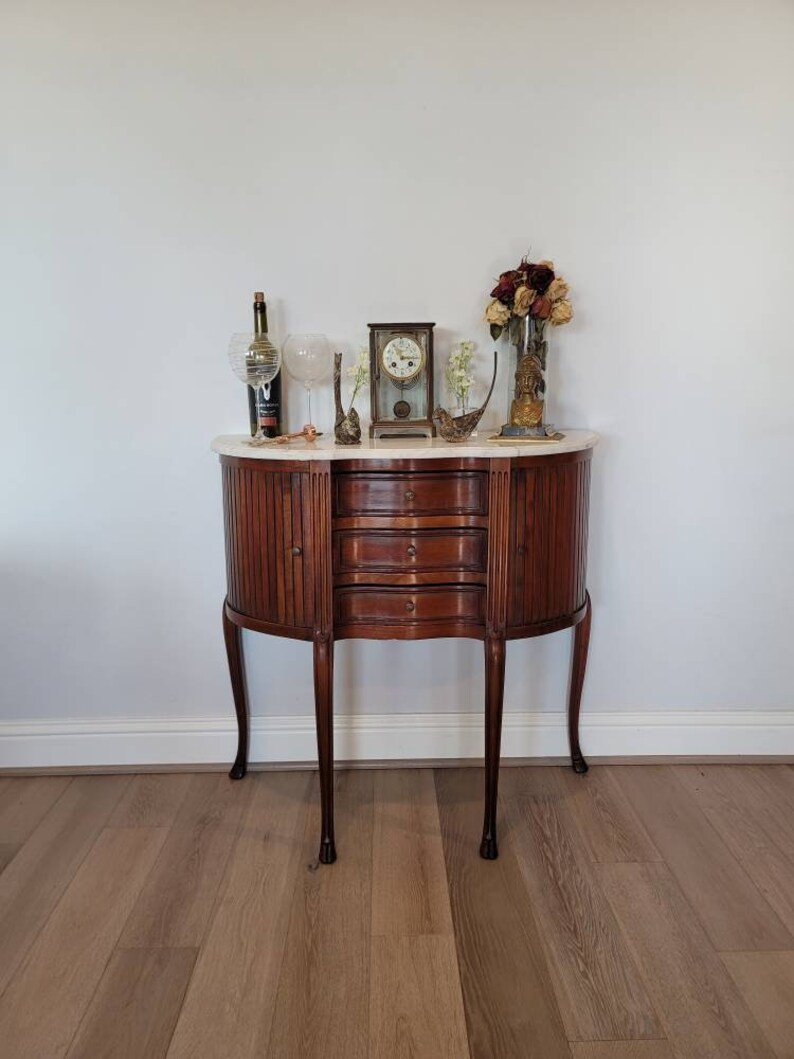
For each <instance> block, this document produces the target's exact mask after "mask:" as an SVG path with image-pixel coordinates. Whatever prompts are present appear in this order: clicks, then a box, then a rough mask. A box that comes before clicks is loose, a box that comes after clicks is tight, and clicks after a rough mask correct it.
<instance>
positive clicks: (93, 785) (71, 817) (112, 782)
mask: <svg viewBox="0 0 794 1059" xmlns="http://www.w3.org/2000/svg"><path fill="white" fill-rule="evenodd" d="M12 782H16V781H15V780H14V781H12ZM129 782H130V777H129V776H90V777H77V778H75V779H73V780H72V781H71V782H70V784H69V786H68V787H67V788H66V790H65V791H64V792H63V794H62V795H61V796H60V798H58V800H57V801H56V802H55V804H54V805H53V806H52V808H51V809H50V811H49V812H48V813H47V814H46V815H45V816H44V818H43V819H42V820H41V822H40V823H39V825H38V827H36V828H35V830H34V831H33V833H32V834H31V836H30V838H29V839H28V840H27V842H25V844H24V845H23V846H22V848H21V849H20V850H19V852H18V853H17V854H16V856H15V857H14V859H13V860H12V861H11V863H10V864H9V865H8V866H7V867H6V869H5V871H4V872H3V874H2V875H0V994H2V993H3V991H4V990H5V988H6V987H7V985H8V983H9V981H10V980H11V977H12V976H13V974H14V972H15V971H16V969H17V967H18V966H19V964H20V961H21V960H22V958H23V957H24V955H25V953H26V952H27V951H28V949H29V948H30V946H31V944H32V943H33V941H34V939H35V937H36V935H37V934H38V932H39V931H40V930H41V928H42V927H43V925H44V923H45V922H46V920H47V917H48V916H49V914H50V912H51V911H52V909H53V908H54V907H55V905H56V903H57V901H58V899H59V898H60V897H61V895H62V894H63V892H64V890H65V889H66V887H67V886H68V885H69V883H70V882H71V880H72V878H73V876H74V874H75V872H76V871H77V869H78V868H79V866H80V864H81V862H82V860H83V858H84V857H85V856H86V854H87V853H88V851H89V850H90V848H91V846H92V845H93V844H94V842H95V841H96V838H97V835H98V834H99V832H100V831H101V829H102V827H103V826H104V824H105V823H106V821H107V819H108V817H109V816H110V814H111V813H112V812H113V809H114V808H115V806H116V803H117V802H118V800H119V798H120V797H121V795H122V793H123V791H124V789H125V788H126V787H127V785H128V784H129Z"/></svg>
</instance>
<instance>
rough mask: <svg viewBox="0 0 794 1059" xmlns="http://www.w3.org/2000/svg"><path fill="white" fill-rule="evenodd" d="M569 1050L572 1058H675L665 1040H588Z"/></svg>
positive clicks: (573, 1045) (574, 1045) (572, 1046)
mask: <svg viewBox="0 0 794 1059" xmlns="http://www.w3.org/2000/svg"><path fill="white" fill-rule="evenodd" d="M571 1051H572V1053H573V1059H675V1056H674V1055H673V1052H672V1051H671V1049H670V1045H669V1044H668V1043H667V1041H598V1042H596V1041H589V1042H588V1043H586V1044H579V1043H576V1044H572V1045H571Z"/></svg>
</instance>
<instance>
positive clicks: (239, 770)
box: [229, 761, 248, 780]
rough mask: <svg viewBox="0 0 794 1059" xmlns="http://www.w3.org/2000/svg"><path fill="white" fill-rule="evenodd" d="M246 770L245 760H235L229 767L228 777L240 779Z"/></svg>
mask: <svg viewBox="0 0 794 1059" xmlns="http://www.w3.org/2000/svg"><path fill="white" fill-rule="evenodd" d="M247 771H248V767H247V766H246V763H245V761H235V763H234V764H233V765H232V767H231V768H230V769H229V779H231V780H241V779H242V778H243V776H244V775H245V774H246V772H247Z"/></svg>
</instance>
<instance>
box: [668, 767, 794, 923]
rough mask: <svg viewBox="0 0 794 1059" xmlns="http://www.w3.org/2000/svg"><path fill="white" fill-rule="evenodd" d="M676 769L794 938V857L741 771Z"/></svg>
mask: <svg viewBox="0 0 794 1059" xmlns="http://www.w3.org/2000/svg"><path fill="white" fill-rule="evenodd" d="M673 771H674V772H675V774H676V776H677V777H678V778H679V779H680V780H681V783H682V785H683V786H684V787H686V788H687V790H689V791H690V793H691V794H692V797H693V798H694V799H695V800H696V801H697V802H698V804H699V805H700V808H701V812H702V813H703V814H704V816H705V817H706V819H707V820H708V821H709V823H710V824H711V826H712V827H713V828H714V830H715V831H716V832H717V834H718V835H719V836H720V838H721V839H722V840H723V842H724V843H725V845H726V846H727V847H728V849H729V850H730V851H731V853H732V854H733V855H734V857H735V858H736V860H737V861H738V862H739V863H740V864H741V865H742V867H743V868H744V870H745V871H746V872H747V874H748V875H749V876H750V878H751V879H752V880H753V882H754V883H755V885H756V886H757V887H758V889H759V890H760V892H761V893H762V894H763V895H764V897H765V898H766V900H767V901H768V902H769V904H770V905H771V906H772V908H774V910H775V911H776V912H777V914H778V916H779V917H780V920H781V922H782V923H783V924H784V925H785V927H786V929H787V930H788V932H789V934H790V935H792V936H794V858H792V857H789V856H787V855H786V853H784V852H783V850H782V849H781V848H780V846H778V845H777V843H776V842H775V841H774V839H773V838H772V836H771V834H770V831H769V830H768V829H767V827H766V819H765V814H764V812H763V810H762V808H761V806H760V805H759V806H756V805H755V804H754V802H753V801H752V799H750V798H748V797H747V794H746V791H745V790H744V785H743V784H742V783H741V782H740V780H739V776H738V773H739V772H740V770H739V769H736V768H734V769H730V770H729V771H727V772H724V771H722V770H718V771H712V770H711V769H708V770H706V771H705V773H704V770H703V769H700V768H697V767H696V766H689V767H686V766H678V767H676V768H675V769H674V770H673Z"/></svg>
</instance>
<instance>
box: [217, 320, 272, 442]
mask: <svg viewBox="0 0 794 1059" xmlns="http://www.w3.org/2000/svg"><path fill="white" fill-rule="evenodd" d="M229 363H230V364H231V366H232V371H233V372H234V374H235V375H236V376H237V378H238V379H239V380H240V382H244V383H245V384H246V385H247V386H250V387H251V389H252V390H253V391H254V406H255V407H256V408H257V409H258V408H259V404H260V402H259V398H258V396H257V390H262V391H263V393H262V399H263V401H264V400H265V399H266V397H267V395H266V394H265V393H264V388H265V387H266V386H267V385H268V384H269V383H271V382H272V381H273V379H275V377H276V376H277V375H278V373H279V369H280V368H281V353H280V352H279V350H278V349H277V348H276V346H274V345H273V343H272V342H271V341H270V339H269V338H268V337H267V335H264V334H262V335H257V334H251V332H250V331H244V332H240V333H238V334H235V335H232V337H231V341H230V342H229ZM271 440H272V439H271V438H269V437H267V435H266V434H265V432H264V430H263V429H262V424H261V423H260V422H259V416H258V415H257V428H256V434H254V436H253V437H252V438H251V440H250V441H249V442H248V444H249V445H265V444H267V443H268V442H269V441H271Z"/></svg>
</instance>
